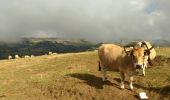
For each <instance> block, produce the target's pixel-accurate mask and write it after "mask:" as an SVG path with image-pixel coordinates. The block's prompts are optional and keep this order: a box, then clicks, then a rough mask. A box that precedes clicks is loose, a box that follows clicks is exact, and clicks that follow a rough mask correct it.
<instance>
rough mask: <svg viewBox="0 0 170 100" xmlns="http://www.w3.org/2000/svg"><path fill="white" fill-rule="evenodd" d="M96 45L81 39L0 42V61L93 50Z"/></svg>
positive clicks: (25, 39) (36, 39)
mask: <svg viewBox="0 0 170 100" xmlns="http://www.w3.org/2000/svg"><path fill="white" fill-rule="evenodd" d="M97 46H98V45H97V44H95V43H92V42H89V41H86V40H83V39H61V38H23V39H22V41H21V42H19V43H4V42H0V59H6V58H7V57H8V56H9V55H11V56H13V57H14V55H15V54H18V55H19V56H21V57H22V56H24V55H44V54H48V52H56V53H66V52H81V51H88V50H94V49H95V48H96V47H97Z"/></svg>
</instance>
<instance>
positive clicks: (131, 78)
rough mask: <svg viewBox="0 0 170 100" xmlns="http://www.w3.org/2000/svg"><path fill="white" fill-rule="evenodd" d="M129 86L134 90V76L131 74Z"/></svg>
mask: <svg viewBox="0 0 170 100" xmlns="http://www.w3.org/2000/svg"><path fill="white" fill-rule="evenodd" d="M129 87H130V89H131V90H133V76H130V84H129Z"/></svg>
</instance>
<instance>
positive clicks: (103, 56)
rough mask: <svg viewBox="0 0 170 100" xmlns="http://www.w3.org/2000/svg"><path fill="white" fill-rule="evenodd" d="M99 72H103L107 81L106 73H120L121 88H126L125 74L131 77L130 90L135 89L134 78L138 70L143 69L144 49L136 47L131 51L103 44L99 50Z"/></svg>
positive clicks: (103, 78)
mask: <svg viewBox="0 0 170 100" xmlns="http://www.w3.org/2000/svg"><path fill="white" fill-rule="evenodd" d="M98 56H99V70H101V71H102V74H103V77H102V80H103V81H105V80H106V71H114V72H120V77H121V83H120V88H121V89H123V88H124V80H125V74H126V75H128V76H129V77H130V84H129V86H130V89H131V90H132V89H133V76H134V75H137V71H136V70H137V69H141V68H142V67H143V57H144V48H143V47H134V48H133V49H132V50H130V51H128V52H127V51H126V50H125V48H123V47H121V46H118V45H115V44H102V45H101V46H100V47H99V49H98Z"/></svg>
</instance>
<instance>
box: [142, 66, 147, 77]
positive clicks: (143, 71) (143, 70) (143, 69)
mask: <svg viewBox="0 0 170 100" xmlns="http://www.w3.org/2000/svg"><path fill="white" fill-rule="evenodd" d="M145 68H146V65H144V66H143V68H142V73H143V76H145V74H146V73H145Z"/></svg>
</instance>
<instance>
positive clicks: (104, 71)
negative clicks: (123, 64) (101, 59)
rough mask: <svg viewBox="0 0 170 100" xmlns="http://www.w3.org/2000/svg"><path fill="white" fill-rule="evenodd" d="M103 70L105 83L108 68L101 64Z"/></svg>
mask: <svg viewBox="0 0 170 100" xmlns="http://www.w3.org/2000/svg"><path fill="white" fill-rule="evenodd" d="M101 69H102V74H103V77H102V80H103V82H104V81H106V68H105V67H104V66H103V64H101Z"/></svg>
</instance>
